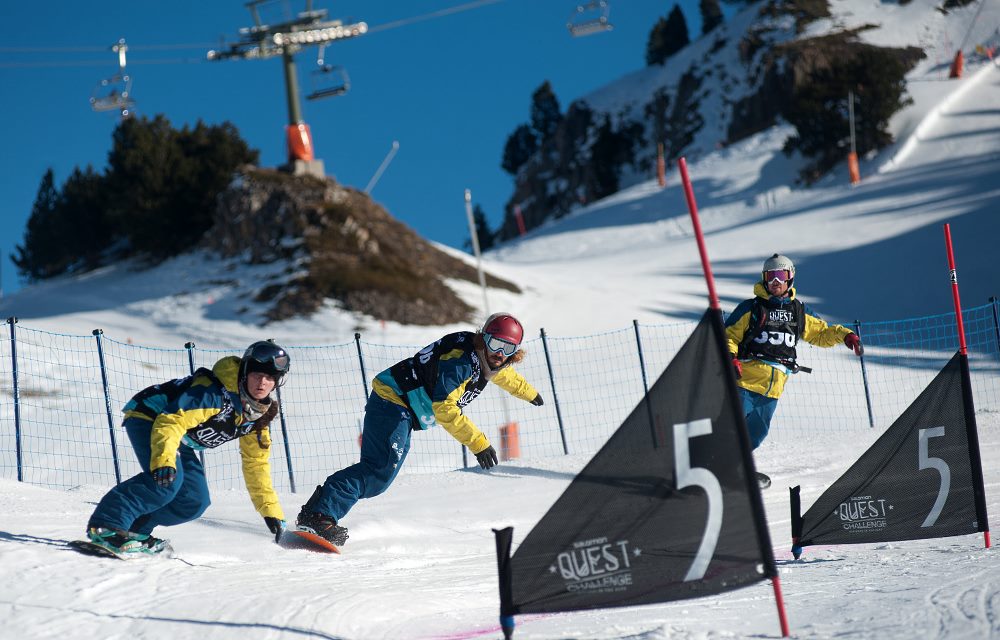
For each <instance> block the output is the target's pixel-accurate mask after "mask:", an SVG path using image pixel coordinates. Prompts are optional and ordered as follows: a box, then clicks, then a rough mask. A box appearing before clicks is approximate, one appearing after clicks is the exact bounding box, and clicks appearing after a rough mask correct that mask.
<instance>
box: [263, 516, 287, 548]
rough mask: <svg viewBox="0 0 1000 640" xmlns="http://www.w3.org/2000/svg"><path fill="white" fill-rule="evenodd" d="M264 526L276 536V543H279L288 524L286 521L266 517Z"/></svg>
mask: <svg viewBox="0 0 1000 640" xmlns="http://www.w3.org/2000/svg"><path fill="white" fill-rule="evenodd" d="M264 524H266V525H267V530H268V531H270V532H271V533H273V534H274V541H275V542H277V541H278V539H279V538H280V537H281V534H282V533H284V531H285V529H286V528H287V527H288V524H287V523H286V522H285V521H284V520H280V519H278V518H272V517H271V516H264Z"/></svg>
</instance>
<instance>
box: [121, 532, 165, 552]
mask: <svg viewBox="0 0 1000 640" xmlns="http://www.w3.org/2000/svg"><path fill="white" fill-rule="evenodd" d="M128 537H129V538H130V539H132V540H136V541H138V542H139V544H140V545H142V553H149V554H154V553H160V552H162V551H166V550H169V549H170V541H169V540H164V539H163V538H157V537H155V536H151V535H149V534H147V533H132V532H131V531H129V532H128Z"/></svg>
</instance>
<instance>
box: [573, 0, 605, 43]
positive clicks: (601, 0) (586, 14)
mask: <svg viewBox="0 0 1000 640" xmlns="http://www.w3.org/2000/svg"><path fill="white" fill-rule="evenodd" d="M610 12H611V8H610V7H609V6H608V3H607V1H606V0H591V2H588V3H587V4H581V5H577V7H576V10H575V11H574V12H573V13H571V14H570V16H569V21H568V22H566V28H567V29H569V32H570V35H572V36H573V37H574V38H579V37H582V36H589V35H592V34H594V33H601V32H603V31H611V30H612V29H614V25H612V24H611V23H610V22H608V14H609V13H610Z"/></svg>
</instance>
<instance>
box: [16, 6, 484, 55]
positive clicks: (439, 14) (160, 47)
mask: <svg viewBox="0 0 1000 640" xmlns="http://www.w3.org/2000/svg"><path fill="white" fill-rule="evenodd" d="M503 1H504V0H474V1H473V2H466V3H465V4H460V5H456V6H453V7H448V8H446V9H440V10H438V11H432V12H430V13H425V14H422V15H418V16H411V17H409V18H402V19H400V20H394V21H392V22H386V23H385V24H380V25H376V26H373V27H369V28H368V33H375V32H378V31H389V30H390V29H398V28H399V27H405V26H407V25H411V24H414V23H417V22H424V21H426V20H434V19H436V18H443V17H445V16H449V15H453V14H456V13H462V12H465V11H471V10H473V9H478V8H480V7H484V6H486V5H491V4H497V3H500V2H503ZM218 44H219V43H218V42H212V43H209V44H196V43H191V44H155V45H132V44H130V45H129V50H130V51H169V50H184V49H192V50H194V49H197V50H203V49H211V48H214V47H217V46H218ZM107 50H108V47H107V46H103V47H101V46H80V47H44V46H43V47H0V53H28V54H45V53H55V54H59V53H96V52H105V51H107ZM204 62H207V61H206V60H205V59H204V58H203V57H197V58H160V59H157V58H148V59H141V58H140V59H138V60H136V59H134V58H132V59H130V60H129V64H130V65H145V64H202V63H204ZM106 65H107V60H66V61H59V60H52V61H47V62H31V61H25V62H0V68H2V69H16V68H44V67H90V66H106Z"/></svg>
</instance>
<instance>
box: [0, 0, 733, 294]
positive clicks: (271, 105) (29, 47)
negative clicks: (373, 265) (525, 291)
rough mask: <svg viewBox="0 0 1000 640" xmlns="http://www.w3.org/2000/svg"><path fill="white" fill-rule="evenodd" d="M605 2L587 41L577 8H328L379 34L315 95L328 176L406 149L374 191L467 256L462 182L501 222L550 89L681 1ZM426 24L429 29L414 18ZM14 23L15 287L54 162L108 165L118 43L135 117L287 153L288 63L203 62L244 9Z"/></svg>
mask: <svg viewBox="0 0 1000 640" xmlns="http://www.w3.org/2000/svg"><path fill="white" fill-rule="evenodd" d="M287 4H288V5H289V6H291V8H292V9H293V10H294V11H299V10H301V9H302V8H304V6H305V2H304V0H290V1H289V3H287ZM608 4H609V7H610V19H611V22H612V24H613V25H614V30H612V31H610V32H605V33H602V34H598V35H594V36H589V37H584V38H572V37H571V36H570V35H569V33H568V32H567V30H566V28H565V24H566V21H567V18H568V17H569V16H570V15H571V14H572V13H573V11H574V9H575V8H576V6H577V2H576V0H545V1H544V2H533V1H529V0H496V1H493V2H491V1H489V0H482V1H480V2H469V1H467V0H466V1H463V0H433V1H423V2H389V1H377V0H375V1H373V0H369V1H368V2H362V1H361V0H353V1H339V2H338V1H333V0H329V1H327V2H323V1H317V2H315V3H314V5H315V8H325V9H328V10H329V17H330V18H331V19H333V18H341V19H345V21H346V20H347V19H350V20H355V21H356V20H363V21H365V22H367V23H368V24H369V27H370V28H371V29H372V32H371V33H369V34H367V35H365V36H363V37H361V38H357V39H354V40H350V41H342V42H338V43H336V44H335V45H332V46H330V47H328V48H327V50H326V55H325V58H326V61H327V62H328V63H330V64H339V65H344V66H345V67H346V69H347V71H348V73H349V74H350V79H351V91H350V92H349V93H348V94H347V95H345V96H342V97H335V98H329V99H326V100H320V101H315V102H309V101H305V100H303V117H304V119H305V121H306V122H307V123H308V124H309V125H310V127H311V129H312V132H313V138H314V141H315V146H316V153H317V157H319V158H321V159H322V160H324V162H325V165H326V171H327V174H328V175H331V176H333V177H335V178H336V179H337V180H338V181H340V182H342V183H345V184H347V185H351V186H354V187H357V188H359V189H363V188H364V187H365V186H366V185H367V184H368V182H369V180H370V179H371V178H372V176H373V174H374V173H375V171H376V170H377V168H378V167H379V165H380V163H381V162H382V160H383V158H384V157H385V156H386V154H387V153H388V152H389V150H390V148H391V146H392V142H393V141H394V140H397V141H399V145H400V148H399V150H398V152H397V154H396V156H395V158H394V159H393V161H392V163H391V165H390V166H389V167H388V169H387V170H386V171H385V173H384V174H383V175H382V177H381V179H380V180H379V182H378V184H377V185H376V186H375V187H374V189H373V190H372V196H373V197H374V198H375V199H376V200H377V201H379V202H380V203H382V204H383V205H384V206H385V207H386V208H387V209H388V211H389V212H390V213H392V214H393V215H394V216H396V217H397V218H399V219H400V220H402V221H403V222H405V223H407V224H409V225H410V226H411V227H413V228H414V229H416V231H417V232H418V233H420V234H421V235H423V236H424V237H426V238H429V239H432V240H436V241H439V242H442V243H444V244H448V245H451V246H454V247H461V246H462V245H463V243H464V242H466V240H467V239H468V226H467V223H466V220H465V217H464V204H463V192H464V189H466V188H468V189H471V190H472V194H473V201H474V202H477V203H480V204H481V205H482V206H483V208H484V210H485V211H486V214H487V217H488V219H489V220H490V223H491V225H492V226H494V227H495V226H496V225H497V224H498V222H499V221H500V219H501V217H502V210H503V204H504V202H505V201H506V200H507V198H508V197H509V196H510V193H511V188H512V180H511V178H510V176H508V175H507V174H505V173H504V172H503V171H502V170H501V169H500V160H501V155H502V151H503V145H504V142H505V141H506V138H507V136H508V135H509V133H510V132H511V131H513V129H514V128H515V127H516V126H517V125H518V124H520V123H522V122H527V121H528V118H529V107H530V102H531V94H532V92H533V91H534V90H535V88H537V87H538V86H539V85H540V84H541V83H542V82H544V81H545V80H549V81H551V83H552V85H553V87H554V89H555V92H556V95H557V96H558V98H559V101H560V105H561V106H562V108H563V109H564V110H565V108H566V107H567V106H568V105H569V103H570V102H572V100H574V99H576V98H578V97H581V96H583V95H586V94H587V93H589V92H591V91H593V90H594V89H597V88H599V87H601V86H602V85H604V84H606V83H607V82H608V81H610V80H613V79H615V78H617V77H620V76H622V75H624V74H626V73H628V72H630V71H634V70H636V69H640V68H642V67H643V66H644V65H645V61H644V56H645V47H646V41H647V38H648V34H649V30H650V28H651V27H652V25H653V24H654V23H655V21H656V20H657V19H658V18H659V17H662V16H665V15H666V14H667V13H668V12H669V10H670V8H671V7H672V6H673V2H666V1H664V0H617V1H616V0H609V3H608ZM272 6H273V9H275V10H280V8H281V6H282V4H281V3H277V4H274V5H272ZM681 6H682V8H683V9H684V12H685V16H686V18H687V21H688V28H689V30H690V32H691V34H692V38H693V37H694V36H696V35H697V34H698V32H699V31H700V22H701V21H700V16H699V14H698V8H697V2H696V1H695V0H685V2H682V3H681ZM450 8H458V9H460V10H458V11H454V12H451V13H448V12H447V11H446V10H448V9H450ZM727 12H728V11H727ZM418 17H425V18H427V19H423V20H412V19H413V18H418ZM0 21H2V22H3V24H5V25H8V29H7V30H6V31H7V33H6V35H5V38H4V42H3V44H2V46H0V81H2V86H3V87H4V88H5V89H4V93H5V94H6V100H5V101H4V106H3V112H4V117H3V118H0V121H2V124H0V127H2V129H0V130H2V138H3V140H4V144H5V147H6V152H5V153H4V154H3V155H2V157H0V175H2V176H3V196H4V197H3V198H2V201H0V225H2V236H0V237H2V244H0V250H2V253H3V265H2V269H3V279H2V285H3V290H4V291H5V292H7V293H10V292H12V291H14V290H16V289H17V288H19V287H20V286H21V285H22V284H23V283H20V282H19V281H18V278H17V274H16V270H15V267H14V266H13V264H12V263H11V262H10V259H9V255H10V254H11V253H12V252H13V251H14V247H15V245H17V244H19V243H21V242H22V241H23V237H24V227H25V222H26V221H27V218H28V216H29V214H30V211H31V205H32V203H33V202H34V198H35V195H36V193H37V189H38V184H39V181H40V179H41V177H42V175H43V173H44V172H45V170H46V169H47V168H49V167H52V168H53V169H54V171H55V176H56V181H57V183H58V184H62V182H63V181H64V180H65V179H66V177H67V176H68V175H69V173H70V172H71V171H72V169H73V167H75V166H81V167H84V166H87V165H92V166H94V167H95V168H103V167H104V166H105V163H106V158H107V153H108V150H109V148H110V142H111V132H112V130H113V129H114V127H115V125H116V123H117V115H116V114H114V113H113V112H106V113H95V112H93V111H92V110H91V109H90V105H89V103H88V99H89V97H90V95H91V92H92V91H93V89H94V87H95V85H97V84H98V82H99V81H100V80H101V79H102V78H105V77H108V76H111V75H113V74H114V73H116V72H117V58H116V55H115V54H114V53H112V52H111V51H110V46H111V45H112V44H114V43H115V42H117V41H118V39H119V38H122V37H124V38H125V39H126V41H127V42H128V45H129V52H128V71H129V73H130V75H131V76H132V78H133V82H134V84H133V87H132V93H133V96H134V97H135V99H136V101H137V105H136V110H135V111H136V113H137V114H139V115H145V116H153V115H155V114H158V113H163V114H165V115H166V116H167V117H168V118H169V119H170V121H171V122H172V123H173V124H174V126H177V127H179V126H181V125H183V124H185V123H194V122H196V121H197V120H198V119H202V120H204V121H205V122H208V123H219V122H222V121H225V120H228V121H230V122H232V123H234V124H235V125H236V126H237V127H238V129H239V130H240V132H241V134H242V135H243V137H244V138H245V139H246V140H247V141H248V142H249V144H250V145H251V146H253V147H255V148H257V149H259V150H260V151H261V163H262V164H263V165H264V166H270V167H273V166H276V165H278V164H281V163H283V162H284V160H285V143H284V137H283V127H284V125H285V124H286V121H287V117H288V116H287V107H286V102H285V93H284V83H283V76H282V68H281V62H280V58H272V59H268V60H252V61H251V60H246V61H244V60H230V61H221V62H207V61H205V52H206V51H207V50H208V49H209V48H212V47H214V46H216V45H217V44H218V43H219V42H220V39H221V38H225V40H226V41H227V42H232V41H235V40H236V39H237V38H238V29H239V28H240V27H245V26H249V25H250V24H252V21H251V18H250V13H249V11H247V9H246V8H245V6H244V2H243V1H242V0H217V1H213V2H204V1H194V0H180V1H175V2H170V3H152V2H97V3H81V2H70V1H57V2H49V3H46V4H45V5H44V12H43V13H39V12H38V7H37V6H35V5H31V4H30V3H27V4H26V3H13V2H10V3H8V2H5V3H3V4H2V6H0ZM9 25H16V27H15V28H10V27H9ZM317 53H318V51H317V49H316V48H315V47H312V48H306V49H305V50H303V51H302V52H301V53H300V54H299V55H298V56H297V58H296V62H297V65H298V71H299V80H300V85H301V86H302V88H303V90H304V91H308V90H309V87H310V80H311V72H312V71H313V69H315V68H316V54H317Z"/></svg>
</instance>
